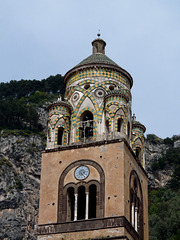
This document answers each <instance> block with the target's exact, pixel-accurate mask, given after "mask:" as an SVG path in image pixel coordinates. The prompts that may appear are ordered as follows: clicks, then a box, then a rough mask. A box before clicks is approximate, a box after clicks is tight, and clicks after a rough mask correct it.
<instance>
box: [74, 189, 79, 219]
mask: <svg viewBox="0 0 180 240" xmlns="http://www.w3.org/2000/svg"><path fill="white" fill-rule="evenodd" d="M74 196H75V203H74V221H77V210H78V209H77V204H78V194H77V193H75V194H74Z"/></svg>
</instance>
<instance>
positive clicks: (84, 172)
mask: <svg viewBox="0 0 180 240" xmlns="http://www.w3.org/2000/svg"><path fill="white" fill-rule="evenodd" d="M74 175H75V177H76V178H77V179H78V180H84V179H85V178H87V177H88V176H89V168H88V167H86V166H80V167H78V168H76V170H75V172H74Z"/></svg>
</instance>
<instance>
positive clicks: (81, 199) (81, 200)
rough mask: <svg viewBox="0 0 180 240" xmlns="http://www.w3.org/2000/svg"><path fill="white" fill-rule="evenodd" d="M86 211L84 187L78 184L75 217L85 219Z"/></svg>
mask: <svg viewBox="0 0 180 240" xmlns="http://www.w3.org/2000/svg"><path fill="white" fill-rule="evenodd" d="M85 211H86V194H85V187H84V186H80V187H79V188H78V205H77V219H78V220H80V219H85Z"/></svg>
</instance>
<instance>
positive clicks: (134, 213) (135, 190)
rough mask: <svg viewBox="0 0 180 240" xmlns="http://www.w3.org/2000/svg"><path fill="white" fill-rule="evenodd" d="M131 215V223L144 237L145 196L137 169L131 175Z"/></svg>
mask: <svg viewBox="0 0 180 240" xmlns="http://www.w3.org/2000/svg"><path fill="white" fill-rule="evenodd" d="M130 185H131V186H130V216H131V220H130V221H131V225H132V226H133V227H134V229H135V231H137V232H138V233H139V235H140V236H141V237H142V239H143V198H142V189H141V185H140V181H139V178H138V176H137V173H136V172H135V171H132V172H131V176H130Z"/></svg>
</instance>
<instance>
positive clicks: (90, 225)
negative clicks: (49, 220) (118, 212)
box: [36, 217, 142, 240]
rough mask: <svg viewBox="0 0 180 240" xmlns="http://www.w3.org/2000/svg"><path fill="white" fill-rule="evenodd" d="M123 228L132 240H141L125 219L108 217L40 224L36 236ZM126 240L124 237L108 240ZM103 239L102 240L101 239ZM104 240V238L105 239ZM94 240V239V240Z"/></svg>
mask: <svg viewBox="0 0 180 240" xmlns="http://www.w3.org/2000/svg"><path fill="white" fill-rule="evenodd" d="M117 227H124V228H125V229H126V230H127V232H128V233H129V234H130V235H131V236H132V237H133V239H134V240H142V238H141V237H140V236H139V234H138V233H137V232H136V231H135V230H134V228H133V227H132V226H131V224H130V223H129V221H128V220H127V219H126V218H125V217H108V218H99V219H89V220H78V221H74V222H64V223H54V224H42V225H38V226H37V228H36V230H37V235H38V236H39V235H46V234H58V233H70V232H80V231H91V230H98V229H107V228H117ZM123 238H124V239H127V238H126V237H125V236H119V237H117V238H108V239H123ZM103 239H104V238H103ZM105 239H106V238H105ZM94 240H95V239H94Z"/></svg>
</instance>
